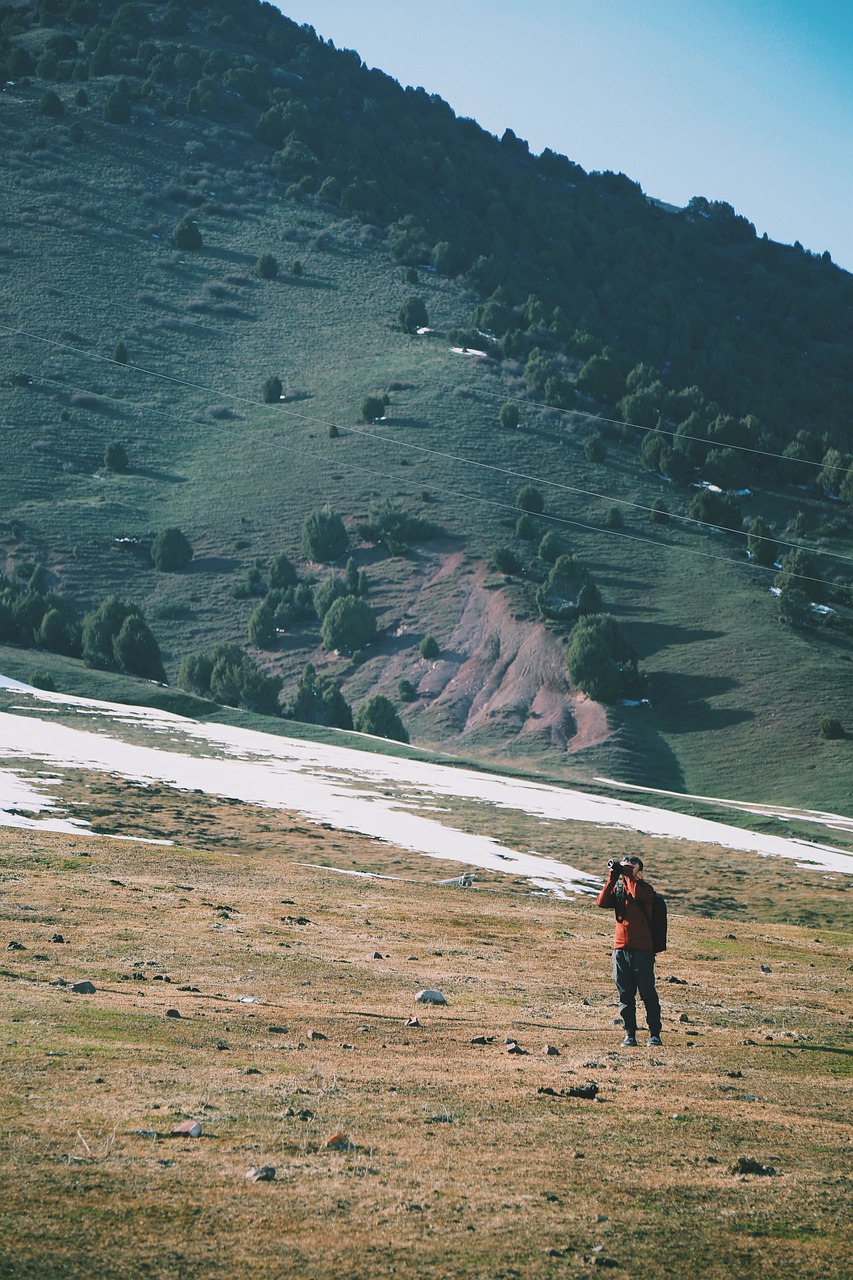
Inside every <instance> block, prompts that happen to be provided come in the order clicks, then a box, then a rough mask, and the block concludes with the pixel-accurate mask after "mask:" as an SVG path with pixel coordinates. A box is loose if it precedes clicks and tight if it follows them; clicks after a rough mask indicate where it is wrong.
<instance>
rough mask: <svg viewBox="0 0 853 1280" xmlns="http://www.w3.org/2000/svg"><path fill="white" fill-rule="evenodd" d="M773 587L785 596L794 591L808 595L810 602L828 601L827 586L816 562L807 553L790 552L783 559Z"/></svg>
mask: <svg viewBox="0 0 853 1280" xmlns="http://www.w3.org/2000/svg"><path fill="white" fill-rule="evenodd" d="M773 585H774V586H776V587H778V588H779V590H780V591H781V592H782V594H783V595H784V594H785V592H786V591H794V592H798V593H799V592H801V593H802V594H803V595H806V596H807V598H808V600H809V601H811V600H814V601H816V602H818V603H822V602H823V601H824V600H826V595H827V591H826V584H825V582H824V581H823V578H822V577H821V576H820V571H819V570H818V567H817V565H816V564H815V562H814V560H813V559H812V558H811V556H810V555H807V554H806V552H805V551H789V552H788V553H787V554H786V555H785V556H783V557H782V563H781V568H780V570H779V572H778V573H777V574H776V577H775V578H774V579H773Z"/></svg>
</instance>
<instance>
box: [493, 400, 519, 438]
mask: <svg viewBox="0 0 853 1280" xmlns="http://www.w3.org/2000/svg"><path fill="white" fill-rule="evenodd" d="M498 422H499V423H500V425H501V426H502V427H503V428H504V430H505V431H515V429H516V428H517V426H518V405H517V404H514V403H513V402H512V400H507V401H506V403H505V404H502V405H501V407H500V412H499V413H498Z"/></svg>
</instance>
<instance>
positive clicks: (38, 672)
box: [29, 667, 56, 693]
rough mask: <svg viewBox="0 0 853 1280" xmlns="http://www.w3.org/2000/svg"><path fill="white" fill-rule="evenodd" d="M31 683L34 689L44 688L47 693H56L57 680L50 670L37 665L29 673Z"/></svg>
mask: <svg viewBox="0 0 853 1280" xmlns="http://www.w3.org/2000/svg"><path fill="white" fill-rule="evenodd" d="M29 683H30V684H31V685H32V686H33V688H34V689H44V690H45V691H46V692H47V693H56V681H55V680H54V678H53V676H52V675H51V674H50V672H49V671H45V670H44V668H43V667H36V668H35V669H34V670H33V671H31V672H30V675H29Z"/></svg>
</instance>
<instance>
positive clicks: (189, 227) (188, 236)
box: [172, 214, 204, 252]
mask: <svg viewBox="0 0 853 1280" xmlns="http://www.w3.org/2000/svg"><path fill="white" fill-rule="evenodd" d="M172 245H173V247H174V248H175V249H186V250H189V251H191V252H194V251H196V250H198V249H202V248H203V247H204V239H203V238H202V234H201V231H200V230H199V225H198V223H197V222H196V221H195V220H194V219H193V218H191V217H190V216H189V214H186V215H185V217H183V218H181V220H180V222H179V223H178V224H177V226H176V227H175V228H174V230H173V231H172Z"/></svg>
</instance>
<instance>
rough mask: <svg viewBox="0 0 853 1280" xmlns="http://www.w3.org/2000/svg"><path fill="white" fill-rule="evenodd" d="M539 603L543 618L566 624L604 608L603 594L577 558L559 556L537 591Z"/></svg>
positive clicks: (537, 602)
mask: <svg viewBox="0 0 853 1280" xmlns="http://www.w3.org/2000/svg"><path fill="white" fill-rule="evenodd" d="M536 604H537V606H538V608H539V612H540V613H541V614H542V616H543V618H553V619H554V620H555V621H556V622H566V621H571V620H573V619H574V618H577V617H578V616H579V615H580V614H582V613H597V612H598V610H599V609H600V608H601V593H600V592H599V590H598V587H597V586H596V585H595V581H594V580H593V577H592V574H591V573H590V572H589V570H588V569H587V568H586V567H585V565H583V564H581V562H580V560H578V558H577V556H558V558H557V560H556V561H555V563H554V567H553V568H552V569H551V572H550V573H549V574H548V577H547V578H546V580H545V581H544V582H543V584H542V586H541V587H540V588H539V590H538V591H537V592H536Z"/></svg>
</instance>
